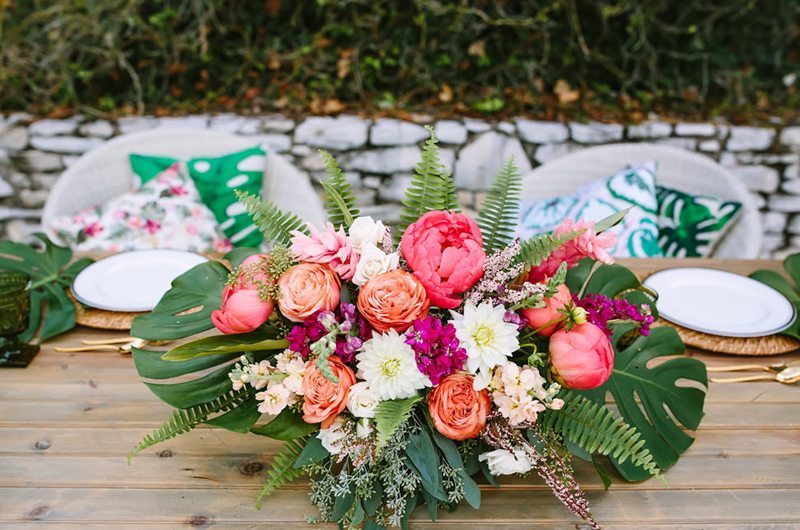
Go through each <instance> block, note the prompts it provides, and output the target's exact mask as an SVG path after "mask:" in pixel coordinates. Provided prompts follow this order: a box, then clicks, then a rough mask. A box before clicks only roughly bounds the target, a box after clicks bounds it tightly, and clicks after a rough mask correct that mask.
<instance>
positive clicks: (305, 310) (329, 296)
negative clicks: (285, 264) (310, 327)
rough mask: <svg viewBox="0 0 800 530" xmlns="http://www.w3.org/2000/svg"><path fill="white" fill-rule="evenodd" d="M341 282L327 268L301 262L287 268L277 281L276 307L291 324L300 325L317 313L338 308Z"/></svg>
mask: <svg viewBox="0 0 800 530" xmlns="http://www.w3.org/2000/svg"><path fill="white" fill-rule="evenodd" d="M340 285H341V284H340V281H339V277H338V276H336V273H335V272H333V271H332V270H331V268H330V267H328V266H327V265H321V264H318V263H301V264H300V265H295V266H293V267H289V269H288V270H287V271H286V272H285V273H283V276H281V279H280V280H279V281H278V287H279V289H280V294H279V295H278V308H279V309H280V310H281V313H282V314H283V316H285V317H286V318H288V319H289V320H291V321H293V322H303V321H305V320H306V319H308V318H310V317H311V316H313V315H314V314H315V313H317V312H319V311H332V310H333V309H334V308H335V307H336V306H337V305H339V291H340Z"/></svg>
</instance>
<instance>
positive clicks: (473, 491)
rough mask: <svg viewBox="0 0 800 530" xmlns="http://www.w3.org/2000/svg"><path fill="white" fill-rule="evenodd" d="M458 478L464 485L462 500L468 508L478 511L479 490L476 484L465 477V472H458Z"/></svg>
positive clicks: (479, 503) (479, 502) (479, 501)
mask: <svg viewBox="0 0 800 530" xmlns="http://www.w3.org/2000/svg"><path fill="white" fill-rule="evenodd" d="M458 476H459V477H460V478H461V481H462V482H463V483H464V500H465V501H467V503H468V504H469V505H470V506H472V507H473V508H475V509H476V510H479V509H480V507H481V488H480V487H478V483H477V482H475V481H474V480H472V477H470V476H469V475H467V473H466V472H465V471H459V473H458Z"/></svg>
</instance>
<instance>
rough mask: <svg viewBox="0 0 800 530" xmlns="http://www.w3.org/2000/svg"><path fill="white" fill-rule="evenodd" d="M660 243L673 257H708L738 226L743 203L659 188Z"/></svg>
mask: <svg viewBox="0 0 800 530" xmlns="http://www.w3.org/2000/svg"><path fill="white" fill-rule="evenodd" d="M656 196H657V198H658V227H659V236H658V244H659V246H660V247H661V250H662V251H663V252H664V255H665V256H667V257H670V258H705V257H708V256H710V255H711V254H712V253H713V252H714V248H716V246H717V244H718V243H719V241H720V240H721V239H722V237H723V236H724V235H725V234H726V233H727V232H728V230H730V228H731V227H732V226H733V225H734V223H735V222H736V220H737V218H738V217H739V214H740V213H741V210H742V203H740V202H735V201H722V200H719V199H715V198H713V197H706V196H703V195H691V194H689V193H685V192H682V191H679V190H675V189H671V188H665V187H663V186H657V187H656Z"/></svg>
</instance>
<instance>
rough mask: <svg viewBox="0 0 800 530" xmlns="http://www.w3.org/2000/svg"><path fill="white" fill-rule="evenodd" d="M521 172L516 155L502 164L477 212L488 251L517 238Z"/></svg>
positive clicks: (484, 246)
mask: <svg viewBox="0 0 800 530" xmlns="http://www.w3.org/2000/svg"><path fill="white" fill-rule="evenodd" d="M520 191H522V175H520V173H519V170H518V169H517V166H516V164H515V163H514V159H513V158H509V159H508V161H507V162H506V163H505V164H503V167H502V168H500V171H499V172H498V173H497V176H496V177H495V178H494V181H493V182H492V186H491V187H490V188H489V192H488V194H487V195H486V201H485V202H484V203H483V207H482V208H481V211H480V212H479V213H478V226H479V227H480V229H481V234H482V235H483V248H484V250H486V252H487V253H488V252H492V251H494V250H497V249H500V248H503V247H505V246H507V245H508V244H509V243H511V241H512V240H513V239H514V232H515V230H516V227H517V220H518V219H517V217H518V216H519V196H520Z"/></svg>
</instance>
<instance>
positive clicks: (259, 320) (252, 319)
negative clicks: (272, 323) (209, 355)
mask: <svg viewBox="0 0 800 530" xmlns="http://www.w3.org/2000/svg"><path fill="white" fill-rule="evenodd" d="M273 308H274V304H273V303H272V300H268V301H266V302H265V301H264V300H262V299H261V298H260V297H259V296H258V291H256V290H254V289H246V288H233V287H231V286H230V285H226V286H225V289H223V291H222V305H221V306H220V308H219V309H215V310H214V311H212V312H211V322H213V323H214V326H216V327H217V329H218V330H220V331H221V332H223V333H225V334H230V333H249V332H251V331H253V330H255V329H256V328H258V327H259V326H260V325H261V324H263V323H264V322H266V321H267V319H268V318H269V316H270V315H271V314H272V309H273Z"/></svg>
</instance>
